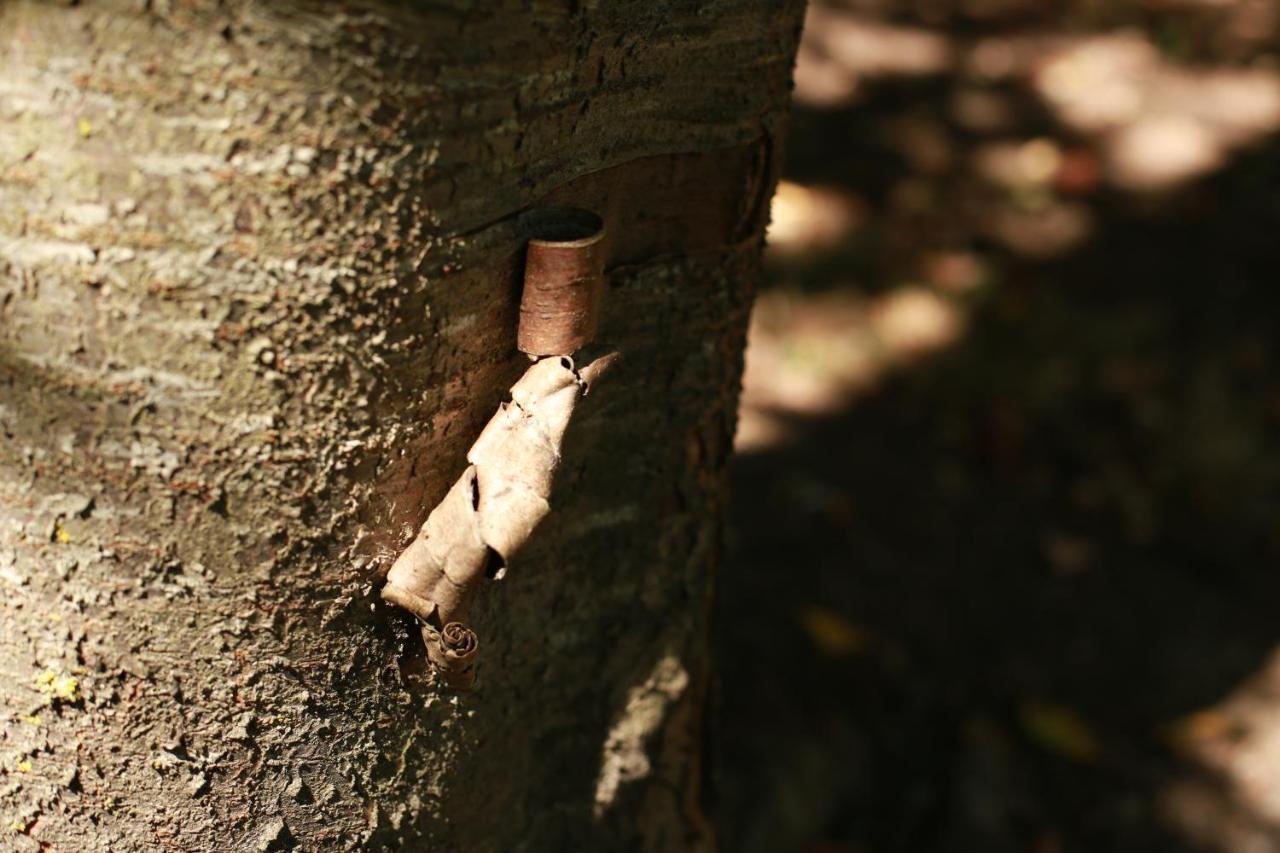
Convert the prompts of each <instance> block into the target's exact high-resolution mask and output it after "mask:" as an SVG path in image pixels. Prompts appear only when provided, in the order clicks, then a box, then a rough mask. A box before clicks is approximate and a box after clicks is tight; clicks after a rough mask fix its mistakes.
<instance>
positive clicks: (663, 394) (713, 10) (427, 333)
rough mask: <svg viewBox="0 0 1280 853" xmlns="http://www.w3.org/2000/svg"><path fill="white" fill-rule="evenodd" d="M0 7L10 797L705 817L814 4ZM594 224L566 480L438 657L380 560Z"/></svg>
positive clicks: (422, 505) (431, 817) (30, 809)
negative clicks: (790, 134) (531, 230)
mask: <svg viewBox="0 0 1280 853" xmlns="http://www.w3.org/2000/svg"><path fill="white" fill-rule="evenodd" d="M489 5H493V6H498V5H502V6H506V7H509V8H507V9H506V10H505V11H500V12H495V11H482V10H481V9H480V8H475V9H473V8H471V4H469V3H465V2H461V0H454V2H439V3H426V2H422V3H417V4H411V3H407V2H404V3H391V2H373V0H369V2H349V3H345V4H341V5H338V4H322V3H311V2H303V1H302V0H288V2H285V1H284V0H279V1H278V2H277V0H273V1H272V2H265V0H263V1H262V2H256V3H255V2H249V1H248V0H222V2H214V0H186V1H185V2H165V0H150V2H137V0H134V2H124V0H84V2H82V3H80V4H79V5H78V6H77V5H76V4H74V3H73V4H72V7H71V8H68V7H66V6H55V5H54V4H52V3H39V2H25V0H7V2H0V434H2V435H3V440H2V441H0V587H3V590H4V600H5V605H4V619H3V623H2V625H0V661H2V662H3V676H4V677H3V679H2V680H0V699H2V701H3V707H4V712H5V714H6V719H5V725H4V730H3V738H0V809H2V810H0V818H2V819H3V821H4V824H5V826H4V827H0V831H3V833H4V834H5V839H4V840H5V844H6V845H8V844H9V843H10V842H12V843H13V844H14V845H16V846H17V849H19V850H26V849H30V850H33V851H34V850H38V849H46V850H56V851H85V850H103V851H134V850H152V849H172V850H184V851H186V850H193V851H205V850H208V851H214V850H217V851H226V850H269V849H287V848H290V847H293V846H297V847H299V848H300V849H314V850H348V849H382V848H393V849H394V848H398V847H401V846H405V847H408V848H409V849H421V850H427V849H430V850H466V851H478V850H479V851H483V850H494V851H499V850H500V851H507V850H568V849H579V850H587V849H589V850H607V849H621V850H683V849H704V848H706V847H709V846H711V844H712V843H713V839H712V838H711V837H710V830H709V828H708V823H707V821H706V819H705V818H704V817H703V815H702V813H701V805H700V803H701V795H700V792H699V778H700V775H701V766H700V764H701V761H700V750H701V737H700V727H701V723H702V713H703V711H702V708H703V703H704V698H705V694H706V687H707V681H708V653H707V614H708V601H709V595H710V589H711V585H712V575H713V569H714V566H715V563H716V560H717V558H718V555H719V552H720V527H719V525H720V511H721V506H722V503H723V500H724V478H723V473H724V464H725V460H726V456H727V454H728V453H729V449H730V437H731V433H732V429H733V424H734V418H735V402H736V393H737V385H738V377H739V368H740V358H741V351H742V347H743V338H744V330H745V322H746V318H747V312H748V310H749V307H750V302H751V296H752V289H753V286H754V280H755V277H756V271H757V264H758V255H759V248H760V243H761V232H762V228H763V224H764V221H765V217H766V208H767V200H768V198H769V195H770V192H771V190H772V187H773V180H774V163H775V157H774V153H773V152H774V141H775V139H776V135H777V133H778V130H779V126H780V122H781V120H782V117H783V115H784V111H785V104H786V96H787V92H788V80H789V73H790V66H791V58H792V53H793V50H794V48H795V43H796V36H797V31H798V27H799V15H800V9H799V6H800V4H799V3H797V2H786V3H776V4H775V3H766V2H761V0H720V2H699V3H695V2H678V3H653V2H650V0H615V2H609V3H596V2H585V3H577V2H569V0H559V2H557V0H535V2H528V3H523V4H516V3H510V4H476V6H477V7H487V6H489ZM545 203H570V204H573V205H576V206H580V207H587V208H591V209H593V210H595V211H597V212H598V213H600V214H601V215H602V216H603V217H604V219H605V220H606V222H607V227H608V230H609V235H610V236H609V241H610V242H609V255H608V257H609V264H608V268H609V269H608V275H609V283H608V287H607V293H606V295H605V301H604V310H603V318H602V323H601V334H600V339H601V340H602V341H605V342H608V343H611V344H613V345H615V346H617V347H618V348H619V349H620V350H621V351H622V352H623V359H622V361H621V362H620V364H619V365H618V366H617V367H616V368H614V370H613V371H612V372H611V373H610V375H609V376H608V378H607V379H606V380H605V381H604V382H603V383H602V385H601V387H600V390H599V391H598V392H593V393H592V394H591V396H589V397H588V398H587V399H586V400H584V402H583V403H582V405H581V406H580V410H581V411H580V412H579V413H578V414H575V418H576V420H575V421H574V422H573V423H572V424H571V426H570V429H569V434H568V436H567V437H566V440H565V445H564V456H563V462H562V464H561V467H560V471H559V474H558V478H557V482H556V485H555V491H554V493H553V497H552V501H551V504H552V507H553V509H552V511H551V514H550V515H549V516H548V518H547V520H546V521H545V522H544V524H543V526H542V527H541V528H540V529H539V530H538V531H537V533H536V534H535V536H534V539H533V541H532V542H531V543H530V545H529V547H528V548H527V549H526V550H525V552H524V553H523V554H522V555H521V557H520V558H519V559H518V560H516V561H514V563H513V565H511V566H510V567H509V570H508V572H507V575H506V577H505V578H504V579H502V580H500V581H494V582H491V583H489V584H488V585H487V587H486V588H485V589H484V590H483V591H482V592H481V594H480V599H479V601H478V603H477V608H478V610H477V611H476V612H473V615H474V616H475V628H476V630H477V632H478V633H479V635H480V637H481V638H482V639H481V642H482V648H483V656H482V660H481V664H480V670H479V671H480V683H479V689H478V690H476V691H475V692H471V693H464V694H451V693H448V692H444V691H442V690H441V689H440V688H438V687H436V686H433V685H431V684H429V681H430V679H429V678H428V675H427V673H428V671H427V664H426V661H425V652H424V648H423V645H422V641H421V639H420V637H419V635H418V632H417V629H416V627H415V625H414V624H413V622H412V620H411V619H410V618H409V617H408V616H407V615H406V614H405V613H403V612H402V611H400V610H398V609H397V608H394V607H391V606H389V605H386V604H384V603H383V602H382V601H381V600H380V598H379V596H378V590H379V587H380V585H381V583H382V577H383V576H384V575H385V573H386V571H387V568H388V566H389V565H390V563H391V561H392V560H393V559H394V558H395V556H396V554H397V553H398V552H399V551H400V550H401V549H402V548H403V547H404V546H405V545H406V544H407V543H408V542H409V541H410V540H411V539H412V537H413V535H414V533H415V531H416V529H417V527H418V525H420V524H421V523H422V521H423V519H424V518H425V517H426V515H427V513H428V512H429V511H430V509H431V508H432V506H433V505H434V504H435V502H436V501H438V500H439V499H440V498H441V497H442V496H443V495H444V493H445V492H446V491H447V490H448V489H449V487H450V485H451V484H452V483H453V481H454V480H455V479H456V478H457V476H458V475H459V473H460V472H461V471H462V469H463V468H464V466H465V465H466V462H465V454H466V450H467V447H468V446H469V445H470V444H471V442H472V441H473V440H474V439H475V437H476V435H477V433H478V431H479V429H480V427H481V426H482V425H483V424H484V422H485V421H486V420H487V419H488V418H489V416H490V415H491V414H492V412H493V411H494V409H495V407H496V406H497V405H498V403H499V402H500V401H501V399H502V396H503V393H504V392H505V390H506V389H507V388H508V387H509V385H510V384H511V382H512V381H513V380H514V379H515V378H516V377H517V376H519V374H520V372H521V370H522V369H523V366H524V365H525V364H527V360H526V359H525V358H524V356H522V355H520V354H519V353H517V352H516V350H515V346H514V344H515V322H516V314H517V307H518V284H519V258H520V235H519V230H518V228H517V224H516V217H517V214H518V213H519V212H520V211H521V210H524V209H527V208H529V207H530V206H533V205H538V204H545Z"/></svg>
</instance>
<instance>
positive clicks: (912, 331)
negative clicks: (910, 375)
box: [870, 286, 965, 360]
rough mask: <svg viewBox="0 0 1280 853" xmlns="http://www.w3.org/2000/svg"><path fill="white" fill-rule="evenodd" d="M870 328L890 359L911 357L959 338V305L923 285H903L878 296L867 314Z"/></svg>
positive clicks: (961, 330)
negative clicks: (868, 314)
mask: <svg viewBox="0 0 1280 853" xmlns="http://www.w3.org/2000/svg"><path fill="white" fill-rule="evenodd" d="M870 320H871V328H872V330H873V331H874V332H875V334H876V337H877V338H878V339H879V341H880V343H881V345H882V346H883V347H884V348H885V350H886V356H887V357H888V358H889V359H891V360H901V359H911V358H915V357H917V356H921V355H925V354H927V353H930V352H933V351H934V350H937V349H941V348H942V347H945V346H947V345H949V344H951V343H953V342H954V341H955V340H956V339H957V338H959V337H960V335H961V333H962V332H963V331H964V325H965V318H964V315H963V314H962V313H961V311H960V309H959V307H958V306H957V305H956V304H955V303H954V302H952V301H950V300H948V299H946V298H945V297H942V296H939V295H938V294H936V293H934V292H933V291H931V290H928V289H927V288H924V287H915V286H910V287H903V288H899V289H898V290H894V291H892V292H890V293H888V294H886V295H885V296H883V297H882V298H880V299H879V300H878V301H877V303H876V305H875V307H874V308H873V309H872V311H871V313H870Z"/></svg>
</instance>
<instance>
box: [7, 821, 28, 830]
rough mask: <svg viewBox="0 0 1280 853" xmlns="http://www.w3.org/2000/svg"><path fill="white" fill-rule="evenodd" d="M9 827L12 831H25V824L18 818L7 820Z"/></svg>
mask: <svg viewBox="0 0 1280 853" xmlns="http://www.w3.org/2000/svg"><path fill="white" fill-rule="evenodd" d="M9 829H10V830H12V831H13V832H26V831H27V825H26V824H25V823H23V822H22V821H20V820H11V821H9Z"/></svg>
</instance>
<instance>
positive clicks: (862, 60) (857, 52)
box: [795, 5, 954, 107]
mask: <svg viewBox="0 0 1280 853" xmlns="http://www.w3.org/2000/svg"><path fill="white" fill-rule="evenodd" d="M953 59H954V49H953V47H952V45H951V42H950V40H949V39H948V38H947V37H946V36H945V35H943V34H941V33H938V32H934V31H931V30H928V29H924V28H920V27H905V26H895V25H891V24H886V23H884V22H882V21H877V20H873V19H870V18H865V17H861V16H859V15H855V14H852V13H850V12H847V11H844V10H838V9H831V8H827V7H823V6H819V5H811V6H810V7H809V12H808V15H807V16H806V18H805V39H804V41H803V42H802V43H801V46H800V53H799V55H798V57H797V59H796V76H795V81H796V88H795V98H796V101H797V102H798V103H800V104H801V105H803V106H809V107H835V106H842V105H845V104H848V103H849V102H850V101H852V100H853V99H854V98H855V97H856V95H857V93H858V89H859V84H860V83H861V82H862V81H863V79H865V78H879V77H918V76H924V75H930V74H940V73H942V72H944V71H946V70H948V69H949V68H950V67H951V65H952V62H953Z"/></svg>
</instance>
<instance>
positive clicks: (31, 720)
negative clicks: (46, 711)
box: [22, 714, 43, 726]
mask: <svg viewBox="0 0 1280 853" xmlns="http://www.w3.org/2000/svg"><path fill="white" fill-rule="evenodd" d="M22 722H24V723H26V724H27V725H29V726H38V725H41V724H42V722H43V721H42V720H41V719H40V715H39V714H27V715H26V716H25V717H23V718H22Z"/></svg>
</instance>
